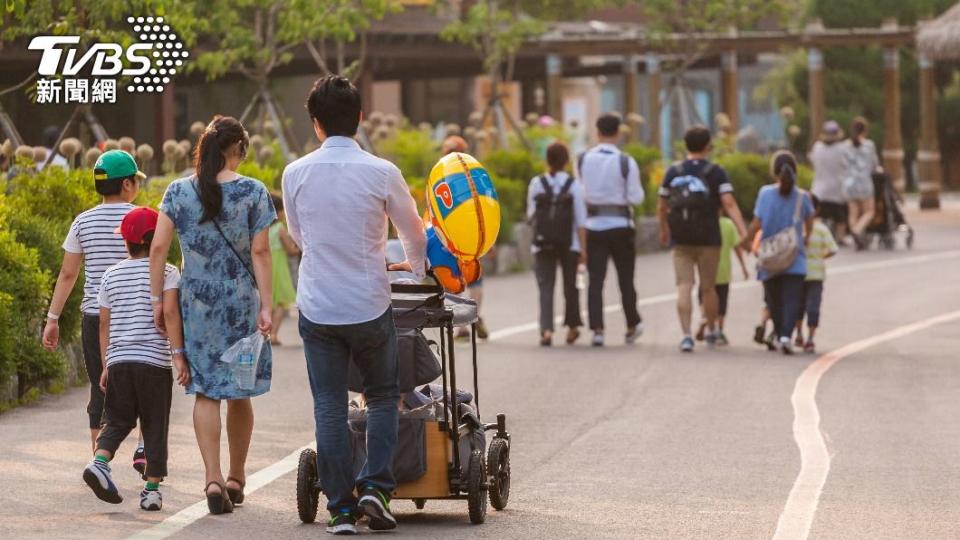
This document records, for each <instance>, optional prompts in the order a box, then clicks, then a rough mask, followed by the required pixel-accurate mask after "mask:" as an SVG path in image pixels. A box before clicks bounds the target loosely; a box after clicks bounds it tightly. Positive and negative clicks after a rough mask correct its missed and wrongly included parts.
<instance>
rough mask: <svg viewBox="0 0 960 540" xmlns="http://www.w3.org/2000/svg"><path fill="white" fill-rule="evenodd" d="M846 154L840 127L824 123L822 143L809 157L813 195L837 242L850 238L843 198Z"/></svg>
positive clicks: (814, 147) (813, 149) (821, 135)
mask: <svg viewBox="0 0 960 540" xmlns="http://www.w3.org/2000/svg"><path fill="white" fill-rule="evenodd" d="M847 154H848V149H847V145H846V144H843V130H842V129H840V125H839V124H837V123H836V122H834V121H833V120H828V121H826V122H824V123H823V130H822V131H821V133H820V140H818V141H817V142H815V143H813V148H811V149H810V154H809V158H810V164H811V165H813V187H812V188H811V191H812V192H813V194H814V195H816V196H817V199H819V200H820V214H821V216H822V218H823V220H824V221H826V222H827V223H828V225H829V227H830V228H831V232H833V235H834V237H835V238H837V239H838V240H842V239H843V238H844V237H845V236H846V235H847V216H848V210H847V199H846V197H845V196H844V194H843V181H844V179H845V178H846V177H847V160H848V158H847Z"/></svg>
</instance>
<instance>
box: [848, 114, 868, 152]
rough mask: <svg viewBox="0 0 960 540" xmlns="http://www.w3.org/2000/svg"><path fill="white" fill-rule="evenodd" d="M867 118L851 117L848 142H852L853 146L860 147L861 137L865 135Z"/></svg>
mask: <svg viewBox="0 0 960 540" xmlns="http://www.w3.org/2000/svg"><path fill="white" fill-rule="evenodd" d="M868 125H869V124H868V123H867V119H866V118H864V117H862V116H858V117H856V118H854V119H853V122H851V123H850V142H851V143H853V146H855V147H856V148H860V145H861V144H863V139H865V138H866V135H867V126H868Z"/></svg>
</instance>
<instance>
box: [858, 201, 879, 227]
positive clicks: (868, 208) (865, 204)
mask: <svg viewBox="0 0 960 540" xmlns="http://www.w3.org/2000/svg"><path fill="white" fill-rule="evenodd" d="M875 206H876V205H875V203H874V200H873V199H864V200H862V201H860V207H861V213H860V219H859V220H858V221H857V224H856V231H857V234H863V233H864V232H866V230H867V227H869V226H870V222H871V221H873V216H874V215H875V214H876V208H875Z"/></svg>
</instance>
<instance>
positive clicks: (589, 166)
mask: <svg viewBox="0 0 960 540" xmlns="http://www.w3.org/2000/svg"><path fill="white" fill-rule="evenodd" d="M620 153H621V152H620V149H619V148H617V147H616V146H615V145H612V144H610V143H600V144H598V145H597V146H595V147H593V148H591V149H590V150H587V153H586V154H584V156H583V164H582V166H580V169H581V170H578V171H577V176H578V178H580V181H581V182H583V187H584V191H585V194H586V201H587V205H588V206H589V205H618V206H636V205H638V204H640V203H642V202H643V186H642V185H641V184H640V166H639V165H637V162H636V161H634V159H633V158H632V157H631V158H629V159H628V160H627V164H628V167H627V171H628V172H627V178H626V180H624V178H623V171H621V169H620ZM624 227H633V222H632V221H631V220H630V219H629V218H626V217H623V216H591V217H588V218H587V230H590V231H607V230H610V229H622V228H624Z"/></svg>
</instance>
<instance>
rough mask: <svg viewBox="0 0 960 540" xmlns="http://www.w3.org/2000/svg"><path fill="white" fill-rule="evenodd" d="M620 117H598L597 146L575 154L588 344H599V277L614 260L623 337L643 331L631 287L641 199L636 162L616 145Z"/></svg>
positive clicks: (603, 276)
mask: <svg viewBox="0 0 960 540" xmlns="http://www.w3.org/2000/svg"><path fill="white" fill-rule="evenodd" d="M619 138H620V117H619V116H617V115H614V114H611V113H606V114H602V115H600V118H598V119H597V140H598V143H599V144H597V146H595V147H593V148H591V149H590V150H588V151H587V152H586V153H584V154H583V155H581V156H580V159H579V160H578V163H577V170H578V176H579V177H580V180H581V181H582V182H583V187H584V189H585V191H586V200H587V216H588V217H587V272H588V273H589V275H590V285H589V286H588V287H587V311H588V313H589V316H590V329H591V330H593V345H594V346H595V347H601V346H603V331H604V328H603V282H604V280H605V279H606V277H607V264H608V261H609V259H611V258H612V259H613V265H614V268H616V270H617V281H618V282H619V284H620V297H621V302H622V305H623V313H624V316H625V317H626V322H627V334H626V342H627V343H633V342H634V341H636V339H637V338H638V337H640V334H642V333H643V322H642V319H641V317H640V312H639V311H637V291H636V289H635V288H634V286H633V272H634V265H635V261H636V246H635V244H634V236H635V234H636V231H635V230H634V224H633V207H634V206H636V205H638V204H640V203H642V202H643V186H642V185H641V184H640V166H639V165H637V162H636V161H634V159H633V158H632V157H630V156H628V155H626V154H624V153H623V152H621V151H620V149H619V148H618V147H617V143H618V142H619Z"/></svg>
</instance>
